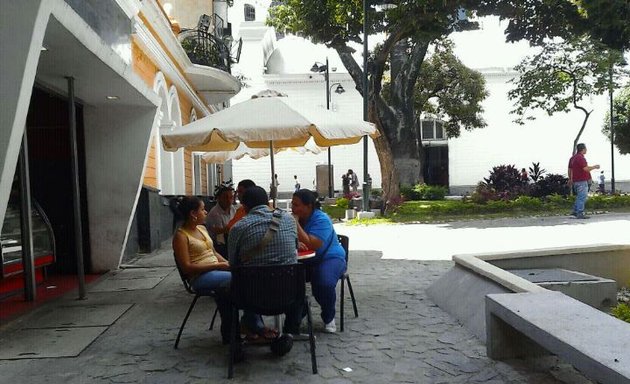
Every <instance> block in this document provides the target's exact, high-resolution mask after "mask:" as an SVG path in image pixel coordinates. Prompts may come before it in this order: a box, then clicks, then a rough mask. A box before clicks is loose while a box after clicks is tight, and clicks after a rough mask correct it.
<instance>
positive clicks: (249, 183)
mask: <svg viewBox="0 0 630 384" xmlns="http://www.w3.org/2000/svg"><path fill="white" fill-rule="evenodd" d="M255 186H256V183H254V182H253V181H252V180H250V179H244V180H241V181H239V182H238V185H237V187H243V188H244V189H249V188H251V187H255Z"/></svg>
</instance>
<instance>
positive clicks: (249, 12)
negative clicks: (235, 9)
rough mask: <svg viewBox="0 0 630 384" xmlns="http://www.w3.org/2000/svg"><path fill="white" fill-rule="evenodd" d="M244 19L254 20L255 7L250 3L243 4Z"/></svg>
mask: <svg viewBox="0 0 630 384" xmlns="http://www.w3.org/2000/svg"><path fill="white" fill-rule="evenodd" d="M244 11H245V21H256V8H254V6H253V5H251V4H245V8H244Z"/></svg>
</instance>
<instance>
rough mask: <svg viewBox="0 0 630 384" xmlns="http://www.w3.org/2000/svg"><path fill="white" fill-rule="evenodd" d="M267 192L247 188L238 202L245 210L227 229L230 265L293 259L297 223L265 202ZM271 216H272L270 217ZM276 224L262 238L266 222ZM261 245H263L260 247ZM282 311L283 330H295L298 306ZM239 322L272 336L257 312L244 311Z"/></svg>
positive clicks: (295, 254) (292, 261)
mask: <svg viewBox="0 0 630 384" xmlns="http://www.w3.org/2000/svg"><path fill="white" fill-rule="evenodd" d="M268 202H269V198H268V196H267V192H265V190H264V189H263V188H261V187H259V186H252V187H250V188H248V189H247V190H246V191H245V193H244V194H243V198H242V201H241V204H242V205H243V207H244V208H245V212H246V213H247V214H246V215H245V217H243V218H242V219H241V220H239V221H238V222H237V223H236V224H234V226H233V227H232V229H231V230H230V236H229V238H228V255H229V260H230V265H231V266H239V265H282V264H295V263H297V227H296V225H295V220H294V219H293V217H291V215H289V214H288V213H286V212H282V211H280V210H276V211H272V210H271V209H270V208H269V206H268V205H267V204H268ZM274 216H275V218H274ZM272 225H273V226H277V228H276V230H275V231H272V232H271V233H272V235H271V237H270V238H268V239H267V240H266V241H263V238H264V237H265V234H266V233H267V230H268V229H269V228H270V226H272ZM261 245H263V246H262V247H261ZM293 312H294V313H287V314H286V322H285V331H286V332H287V333H298V328H299V323H300V320H301V312H302V307H301V306H300V307H299V308H296V309H295V311H293ZM242 323H243V325H244V326H245V327H246V328H248V330H250V331H252V332H254V333H255V334H258V335H260V336H262V337H264V338H273V337H275V336H276V334H274V332H273V331H271V330H269V329H268V328H265V326H264V324H263V322H262V318H261V317H260V316H259V315H253V316H252V314H248V313H245V314H244V315H243V318H242Z"/></svg>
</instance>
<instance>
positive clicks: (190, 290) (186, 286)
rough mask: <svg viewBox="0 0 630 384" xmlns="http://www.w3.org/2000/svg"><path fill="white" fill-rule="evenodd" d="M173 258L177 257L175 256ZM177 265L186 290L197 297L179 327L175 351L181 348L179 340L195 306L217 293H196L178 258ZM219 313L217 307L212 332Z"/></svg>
mask: <svg viewBox="0 0 630 384" xmlns="http://www.w3.org/2000/svg"><path fill="white" fill-rule="evenodd" d="M173 256H175V255H174V254H173ZM175 265H176V266H177V272H179V277H180V278H181V279H182V283H184V288H186V291H188V293H190V294H191V295H195V298H194V299H193V301H192V303H190V307H188V312H186V317H184V321H183V322H182V325H181V327H179V332H178V333H177V339H176V340H175V347H174V348H175V349H177V347H178V346H179V339H180V338H181V337H182V332H183V331H184V326H185V325H186V322H187V321H188V317H189V316H190V313H191V312H192V310H193V308H194V307H195V304H197V300H198V299H199V298H200V297H201V296H208V297H215V293H214V291H203V292H197V291H195V290H194V288H193V287H192V285H191V284H190V279H188V277H187V276H186V274H184V271H182V269H181V267H180V266H179V263H178V262H177V258H176V257H175ZM218 311H219V308H218V307H217V308H216V309H215V310H214V315H213V316H212V321H211V322H210V330H212V328H213V327H214V320H215V319H216V318H217V312H218Z"/></svg>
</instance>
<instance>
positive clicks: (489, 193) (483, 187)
mask: <svg viewBox="0 0 630 384" xmlns="http://www.w3.org/2000/svg"><path fill="white" fill-rule="evenodd" d="M498 199H499V195H498V194H497V191H495V189H494V188H492V187H491V186H490V185H488V184H486V183H484V182H483V181H481V182H479V184H477V187H476V188H475V191H474V192H473V193H472V195H470V200H471V201H472V202H473V203H476V204H485V203H487V202H488V201H492V200H498Z"/></svg>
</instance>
